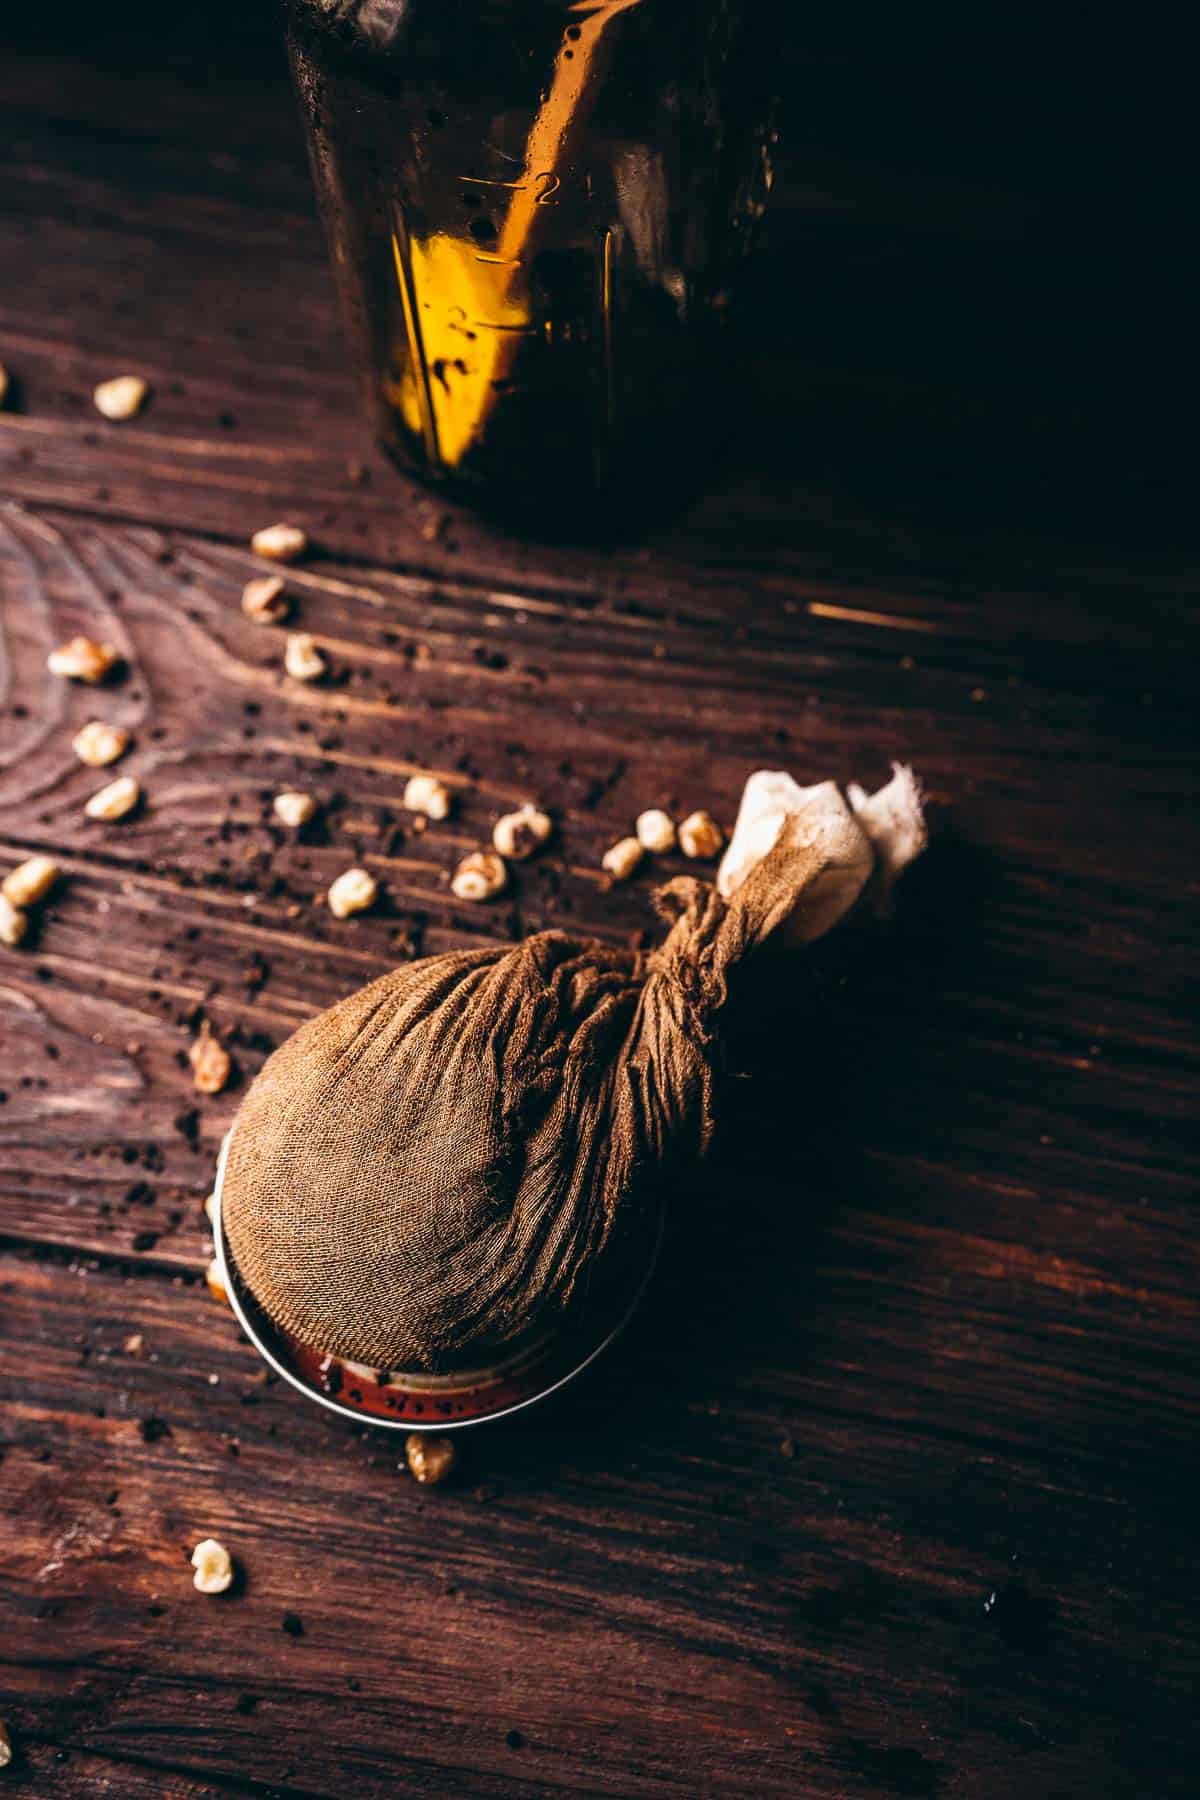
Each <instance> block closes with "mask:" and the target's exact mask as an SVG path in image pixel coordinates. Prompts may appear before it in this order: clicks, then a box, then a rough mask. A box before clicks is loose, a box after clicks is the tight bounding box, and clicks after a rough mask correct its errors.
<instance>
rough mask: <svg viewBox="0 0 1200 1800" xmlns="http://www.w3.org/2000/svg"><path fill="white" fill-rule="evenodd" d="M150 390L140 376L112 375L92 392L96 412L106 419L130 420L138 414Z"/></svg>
mask: <svg viewBox="0 0 1200 1800" xmlns="http://www.w3.org/2000/svg"><path fill="white" fill-rule="evenodd" d="M149 392H150V389H149V387H148V385H147V383H146V382H144V381H143V380H142V378H141V376H140V375H114V376H113V378H112V380H111V381H102V382H101V383H100V385H99V387H98V388H96V389H94V390H93V393H92V399H93V401H94V402H95V406H96V411H97V412H99V413H103V414H104V417H105V418H106V419H132V418H133V417H134V416H135V414H137V413H140V412H141V410H142V407H143V406H144V404H145V401H146V395H147V394H148V393H149Z"/></svg>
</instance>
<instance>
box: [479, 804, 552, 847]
mask: <svg viewBox="0 0 1200 1800" xmlns="http://www.w3.org/2000/svg"><path fill="white" fill-rule="evenodd" d="M553 830H554V826H553V825H552V824H551V822H550V818H549V816H548V815H547V814H546V813H544V812H540V811H539V810H538V808H537V807H536V806H533V805H531V804H530V803H529V802H528V801H526V803H525V805H524V806H522V807H520V808H518V810H517V811H516V812H510V813H505V814H504V816H503V818H500V819H497V820H496V823H495V824H494V825H493V826H492V842H493V844H495V846H496V848H497V850H498V851H499V852H500V854H501V856H507V857H508V858H509V860H510V861H512V862H524V861H525V859H526V857H529V856H532V855H533V854H534V852H535V851H537V850H540V849H541V847H542V845H543V844H544V843H545V842H546V840H547V838H548V837H549V836H550V833H551V832H552V831H553Z"/></svg>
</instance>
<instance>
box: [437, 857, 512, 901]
mask: <svg viewBox="0 0 1200 1800" xmlns="http://www.w3.org/2000/svg"><path fill="white" fill-rule="evenodd" d="M507 884H508V870H507V869H506V868H505V867H504V862H503V859H502V858H501V857H499V856H497V855H496V852H495V851H494V850H472V851H471V853H470V855H469V856H464V857H463V859H462V861H461V862H460V863H459V865H458V867H457V869H455V871H454V875H453V877H452V879H451V882H450V891H451V893H452V894H455V895H456V896H457V897H458V899H460V900H494V899H495V898H496V895H497V894H502V893H503V892H504V889H505V887H506V886H507Z"/></svg>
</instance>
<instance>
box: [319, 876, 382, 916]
mask: <svg viewBox="0 0 1200 1800" xmlns="http://www.w3.org/2000/svg"><path fill="white" fill-rule="evenodd" d="M378 895H379V883H378V882H377V881H376V879H375V877H374V876H373V875H369V874H368V873H367V871H366V869H346V870H345V871H344V872H343V873H342V874H341V875H339V876H338V878H337V880H336V881H335V882H334V883H333V884H332V886H331V887H330V889H329V893H328V894H327V896H326V898H327V899H328V901H329V910H330V912H331V913H332V914H333V916H334V918H335V919H348V918H349V917H350V914H351V913H359V912H366V910H367V908H368V907H369V906H374V904H375V901H376V899H377V898H378Z"/></svg>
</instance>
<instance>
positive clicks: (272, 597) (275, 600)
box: [242, 575, 292, 625]
mask: <svg viewBox="0 0 1200 1800" xmlns="http://www.w3.org/2000/svg"><path fill="white" fill-rule="evenodd" d="M291 610H292V602H291V600H290V599H289V597H288V594H287V592H286V591H285V589H284V585H283V577H282V576H281V575H256V576H255V578H254V580H253V581H248V582H247V583H246V585H245V587H244V588H243V589H242V611H243V612H244V613H245V615H246V617H247V618H248V619H253V620H254V623H255V624H256V625H282V623H283V621H284V620H285V619H286V618H287V616H288V614H289V613H290V612H291Z"/></svg>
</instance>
